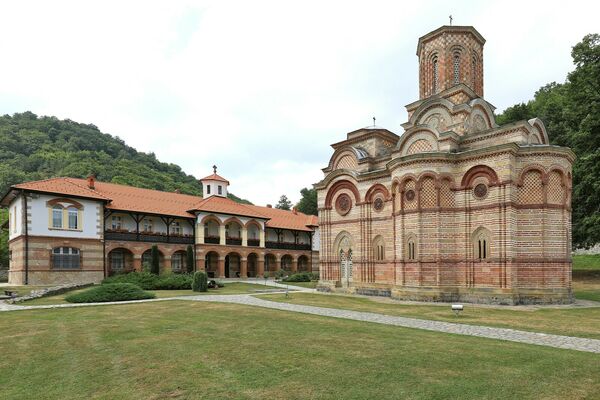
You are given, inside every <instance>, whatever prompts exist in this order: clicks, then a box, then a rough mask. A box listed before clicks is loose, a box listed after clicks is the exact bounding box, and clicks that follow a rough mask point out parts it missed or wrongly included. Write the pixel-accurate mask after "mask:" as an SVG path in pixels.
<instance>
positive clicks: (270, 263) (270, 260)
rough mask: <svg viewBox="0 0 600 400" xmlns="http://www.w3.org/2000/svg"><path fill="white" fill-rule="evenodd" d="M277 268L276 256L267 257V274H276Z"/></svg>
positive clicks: (269, 255)
mask: <svg viewBox="0 0 600 400" xmlns="http://www.w3.org/2000/svg"><path fill="white" fill-rule="evenodd" d="M276 268H277V258H276V257H275V255H274V254H266V255H265V272H275V270H276Z"/></svg>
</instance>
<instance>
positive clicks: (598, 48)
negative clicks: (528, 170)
mask: <svg viewBox="0 0 600 400" xmlns="http://www.w3.org/2000/svg"><path fill="white" fill-rule="evenodd" d="M571 56H572V58H573V62H574V64H575V70H574V71H572V72H571V73H569V75H568V76H567V80H566V82H565V83H563V84H559V83H555V82H553V83H550V84H548V85H546V86H543V87H542V88H540V89H539V90H538V91H537V92H536V93H535V96H534V98H533V100H531V101H529V102H528V103H527V104H517V105H515V106H513V107H509V108H507V109H506V110H505V111H504V113H502V114H500V115H499V116H498V118H497V121H498V122H502V123H510V122H514V121H517V120H522V119H530V118H533V117H536V116H537V117H539V118H540V119H541V120H542V121H544V124H545V125H546V128H547V130H548V135H549V138H550V143H551V144H556V145H560V146H567V147H570V148H571V149H572V150H573V151H574V152H575V154H576V155H577V159H576V160H575V163H574V164H573V196H572V201H571V204H572V206H573V247H589V246H591V245H594V244H596V243H600V196H598V193H599V192H600V35H598V34H591V35H587V36H585V37H584V38H583V40H582V41H581V42H579V43H578V44H576V45H575V46H574V47H573V50H572V52H571Z"/></svg>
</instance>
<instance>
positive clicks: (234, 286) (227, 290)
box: [20, 282, 277, 306]
mask: <svg viewBox="0 0 600 400" xmlns="http://www.w3.org/2000/svg"><path fill="white" fill-rule="evenodd" d="M265 288H266V289H277V288H275V287H273V286H265V285H255V284H251V283H243V282H231V283H226V284H225V287H222V288H219V289H208V292H204V293H202V292H192V291H191V290H148V292H151V293H154V294H155V295H156V298H158V299H160V298H166V297H176V296H197V295H205V294H243V293H256V291H257V290H265ZM83 290H85V289H78V290H73V291H70V292H67V293H62V294H59V295H56V296H48V297H41V298H39V299H33V300H28V301H25V302H23V303H20V304H22V305H27V306H39V305H48V304H68V302H67V301H66V300H65V297H67V296H68V295H70V294H73V293H79V292H81V291H83Z"/></svg>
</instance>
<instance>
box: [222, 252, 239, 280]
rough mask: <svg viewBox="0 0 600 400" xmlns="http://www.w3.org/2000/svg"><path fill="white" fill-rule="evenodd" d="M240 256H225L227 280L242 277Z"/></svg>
mask: <svg viewBox="0 0 600 400" xmlns="http://www.w3.org/2000/svg"><path fill="white" fill-rule="evenodd" d="M240 259H241V258H240V255H239V254H238V253H229V254H227V255H226V256H225V278H239V277H240Z"/></svg>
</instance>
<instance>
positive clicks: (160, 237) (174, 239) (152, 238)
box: [104, 231, 194, 244]
mask: <svg viewBox="0 0 600 400" xmlns="http://www.w3.org/2000/svg"><path fill="white" fill-rule="evenodd" d="M104 239H106V240H122V241H128V242H151V243H177V244H194V237H193V236H181V235H176V236H173V235H169V236H167V235H166V234H161V233H147V232H145V233H136V232H123V231H119V232H111V231H106V232H104Z"/></svg>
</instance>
